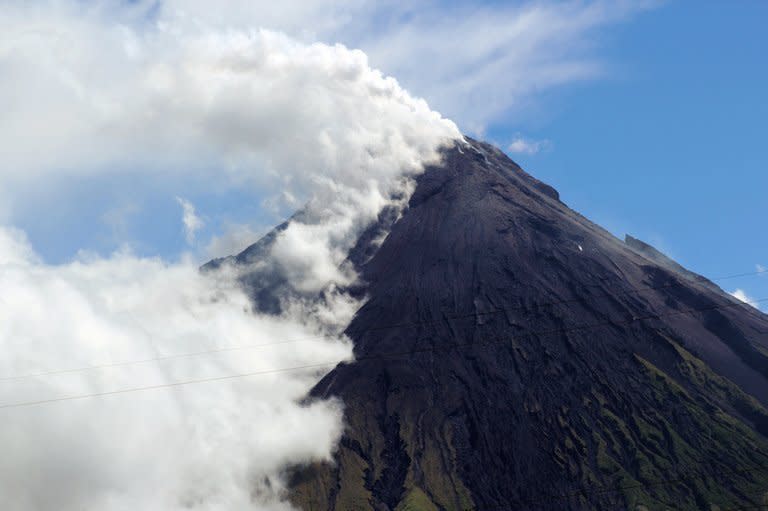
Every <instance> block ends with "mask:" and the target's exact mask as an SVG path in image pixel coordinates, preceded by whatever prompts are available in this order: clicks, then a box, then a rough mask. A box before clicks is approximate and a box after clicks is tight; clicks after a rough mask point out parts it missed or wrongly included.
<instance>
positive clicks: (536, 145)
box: [507, 137, 552, 155]
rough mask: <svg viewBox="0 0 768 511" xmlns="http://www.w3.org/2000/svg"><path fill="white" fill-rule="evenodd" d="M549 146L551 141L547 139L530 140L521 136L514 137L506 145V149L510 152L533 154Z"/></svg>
mask: <svg viewBox="0 0 768 511" xmlns="http://www.w3.org/2000/svg"><path fill="white" fill-rule="evenodd" d="M550 147H552V143H551V142H550V141H549V140H531V139H527V138H523V137H516V138H515V139H514V140H513V141H512V142H511V143H510V144H509V146H507V150H508V151H509V152H511V153H517V154H528V155H533V154H537V153H539V152H541V151H545V150H547V149H549V148H550Z"/></svg>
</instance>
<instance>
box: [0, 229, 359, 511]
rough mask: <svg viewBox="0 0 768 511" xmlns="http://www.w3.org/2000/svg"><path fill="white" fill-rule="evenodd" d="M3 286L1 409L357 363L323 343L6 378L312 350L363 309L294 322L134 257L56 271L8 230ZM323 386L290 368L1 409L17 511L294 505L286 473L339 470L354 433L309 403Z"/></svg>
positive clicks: (218, 285)
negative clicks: (348, 435)
mask: <svg viewBox="0 0 768 511" xmlns="http://www.w3.org/2000/svg"><path fill="white" fill-rule="evenodd" d="M0 287H2V289H3V295H2V297H0V345H2V347H3V357H2V359H0V378H3V379H4V381H2V385H0V406H3V405H7V404H12V403H19V402H27V401H34V400H40V399H51V398H54V399H55V398H58V397H66V396H77V395H83V394H89V393H99V392H109V391H113V390H120V389H126V388H132V387H137V386H141V387H143V386H152V385H164V384H168V383H173V382H180V381H189V380H194V379H202V378H212V377H217V376H226V375H233V374H241V373H249V372H254V371H262V370H272V369H276V368H286V367H296V366H304V365H309V364H317V363H330V364H333V363H335V362H338V361H340V360H343V359H345V358H348V357H349V356H350V355H351V353H350V347H349V345H348V344H347V343H345V342H342V341H340V340H336V341H334V340H326V341H323V340H321V339H315V340H313V341H306V342H302V343H296V344H286V345H272V346H263V347H261V348H258V349H243V350H238V351H232V352H221V353H217V354H212V355H202V356H194V357H182V358H178V359H170V360H164V361H158V362H147V363H141V364H134V365H126V366H119V367H110V368H104V369H99V370H89V371H82V372H73V373H66V374H57V375H49V376H42V377H37V378H22V379H10V380H8V379H7V378H8V377H12V376H18V375H25V374H30V373H38V372H45V371H49V370H61V369H69V368H81V367H87V366H92V365H99V364H104V363H111V362H122V361H131V360H144V359H152V358H154V357H158V356H161V357H162V356H168V355H175V354H183V353H190V352H199V351H203V350H211V349H216V348H226V347H233V346H249V345H254V344H261V343H270V342H274V341H277V340H289V339H306V338H308V337H311V336H313V335H316V334H317V333H318V332H322V331H326V330H327V329H328V328H331V329H333V328H334V325H335V327H338V326H339V325H343V324H345V323H346V322H347V321H348V320H349V316H350V314H351V313H352V312H353V311H354V307H349V304H350V302H347V304H346V305H345V303H344V301H343V300H341V301H337V302H335V303H336V305H335V306H334V307H332V308H330V309H329V308H327V307H325V306H321V305H319V304H315V305H313V306H312V307H314V309H312V310H305V309H302V308H301V305H300V304H298V303H293V304H292V307H291V308H289V309H288V310H289V311H290V312H287V313H286V314H284V315H283V316H281V317H267V316H259V315H254V314H252V313H251V312H250V304H249V301H248V298H247V297H246V296H245V295H244V294H243V293H242V292H241V291H240V290H239V289H238V288H236V287H234V286H232V285H231V279H229V278H227V276H226V275H205V276H203V275H201V274H200V273H199V272H198V271H197V268H196V267H195V266H194V265H192V264H188V263H179V264H173V265H170V264H167V263H163V262H162V261H160V260H156V259H140V258H136V257H133V256H131V255H130V254H125V253H122V254H121V253H118V254H115V255H113V256H111V257H110V258H107V259H98V258H96V259H92V260H87V261H83V260H81V261H76V262H73V263H71V264H67V265H64V266H47V265H44V264H42V263H41V262H40V261H39V260H38V259H37V258H36V257H35V256H34V253H33V251H32V249H31V248H30V247H29V245H28V244H27V243H26V241H25V239H24V236H23V233H20V232H18V231H13V230H8V229H0ZM352 305H354V304H352ZM311 318H316V319H314V320H313V319H311ZM323 320H325V321H331V323H332V324H331V325H324V324H323V322H322V321H323ZM330 339H333V337H331V338H330ZM316 379H317V370H302V371H289V372H281V373H273V374H263V375H258V376H253V377H250V378H242V379H234V380H230V381H216V382H210V383H200V384H195V385H190V386H181V387H174V388H165V389H156V390H148V391H144V392H137V393H130V394H124V395H117V396H109V397H101V398H89V399H83V400H76V401H63V402H58V403H48V404H43V405H37V406H31V407H22V408H9V409H5V410H2V412H3V419H2V421H1V422H0V445H3V449H4V450H3V456H2V458H0V494H2V495H3V507H4V509H8V510H10V511H17V510H18V511H21V510H24V511H37V510H40V511H42V510H47V509H54V508H55V509H59V510H62V511H73V510H82V509H85V510H92V509H100V510H105V511H113V510H125V509H165V510H169V511H173V510H179V511H181V510H182V509H184V510H187V509H190V510H211V511H212V510H217V511H218V510H232V511H235V510H237V511H240V510H242V509H246V508H247V509H274V510H277V509H287V506H286V505H285V504H282V503H280V499H279V497H280V490H281V488H282V481H281V479H280V471H281V470H282V469H283V467H284V466H285V464H287V463H302V462H306V461H308V460H311V459H327V458H328V457H329V456H330V453H331V452H332V451H333V449H334V448H335V443H336V441H337V439H338V437H339V435H340V434H341V430H342V423H341V411H340V408H339V405H338V404H337V403H335V402H316V403H314V404H311V405H308V406H303V405H299V404H298V400H300V399H301V398H303V396H304V395H305V394H306V393H307V391H308V390H309V388H310V387H311V386H312V385H313V383H314V382H315V381H316ZM267 480H268V481H269V484H270V485H271V487H269V486H267V485H266V484H265V483H266V481H267ZM254 500H255V501H254Z"/></svg>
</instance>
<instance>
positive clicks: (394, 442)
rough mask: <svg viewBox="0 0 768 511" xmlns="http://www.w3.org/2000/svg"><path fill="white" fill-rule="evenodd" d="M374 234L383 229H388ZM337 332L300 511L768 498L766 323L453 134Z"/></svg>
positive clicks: (297, 488)
mask: <svg viewBox="0 0 768 511" xmlns="http://www.w3.org/2000/svg"><path fill="white" fill-rule="evenodd" d="M390 221H391V220H390ZM350 258H351V260H353V261H355V262H356V263H357V266H358V269H359V271H360V273H361V276H362V280H363V282H364V283H365V284H364V292H365V293H366V295H367V296H368V297H369V299H368V300H367V302H366V303H365V305H364V306H363V307H362V308H361V309H360V310H359V311H358V313H357V314H356V316H355V318H354V320H353V321H352V323H351V324H350V325H349V327H348V329H347V333H348V334H349V336H350V337H351V338H352V339H353V340H354V342H355V353H356V356H357V358H358V361H357V362H355V363H351V364H342V365H340V366H338V367H336V368H335V369H334V370H333V371H332V372H331V373H329V374H328V375H327V376H326V377H325V378H323V380H322V381H321V382H320V383H319V384H318V385H317V387H316V388H315V389H314V391H313V395H314V396H317V397H329V396H338V397H340V398H341V399H342V400H343V401H344V403H345V415H346V421H347V424H348V429H347V432H346V434H345V437H344V439H343V441H342V443H341V446H340V448H339V451H338V453H337V456H336V462H335V463H334V464H318V465H315V466H312V467H308V468H306V467H305V468H299V469H297V470H296V473H295V477H294V485H293V491H294V493H293V500H294V502H295V503H296V504H297V505H298V506H300V507H301V508H303V509H306V510H310V509H312V510H325V509H335V510H340V511H346V510H353V509H376V510H392V509H397V510H399V511H402V510H406V509H408V510H459V509H479V510H487V509H548V510H550V509H573V510H588V509H606V510H614V509H616V510H619V509H622V510H623V509H632V510H634V509H644V508H643V507H642V506H645V508H647V509H650V510H655V509H675V510H698V509H707V510H708V509H717V508H716V507H711V506H720V508H722V509H728V508H733V507H738V506H748V505H757V504H759V503H762V502H763V501H762V499H764V498H765V493H766V492H767V491H768V437H766V435H768V413H767V412H766V409H765V406H766V405H768V341H767V340H766V339H768V335H766V333H767V332H768V317H766V316H765V315H763V314H761V313H759V312H757V311H756V310H754V309H751V308H750V307H747V306H743V305H741V304H738V303H737V302H734V301H733V299H732V298H731V297H729V296H728V295H727V294H725V293H723V292H722V291H721V290H720V289H719V288H717V286H715V285H714V284H712V283H711V282H709V281H707V280H706V279H704V278H702V277H700V276H698V275H694V274H692V273H690V272H688V271H687V270H685V269H684V268H682V267H680V266H679V265H677V264H676V263H674V262H673V261H671V260H669V259H668V258H666V257H665V256H663V254H660V253H659V252H657V251H656V250H655V249H653V248H652V247H650V246H648V245H645V244H643V243H642V242H640V241H638V240H634V239H633V238H628V239H627V242H626V243H624V242H622V241H620V240H618V239H616V238H614V237H613V236H612V235H611V234H610V233H608V232H606V231H605V230H603V229H602V228H600V227H599V226H597V225H595V224H593V223H591V222H590V221H588V220H587V219H585V218H584V217H582V216H580V215H579V214H577V213H575V212H574V211H572V210H570V209H569V208H568V207H567V206H565V205H564V204H563V203H562V202H560V199H559V196H558V194H557V192H556V191H554V190H553V189H552V188H551V187H549V186H547V185H545V184H543V183H541V182H539V181H537V180H536V179H534V178H532V177H531V176H529V175H528V174H526V173H525V172H523V171H522V169H520V167H518V166H517V165H516V164H515V163H514V162H512V161H511V160H510V159H508V158H507V157H506V156H505V155H504V154H503V153H501V152H500V151H498V150H497V149H495V148H493V147H491V146H489V145H487V144H483V143H479V142H475V141H470V144H469V145H468V146H461V147H456V148H454V149H452V150H449V151H447V152H446V155H445V161H444V163H443V164H442V165H440V166H437V167H433V168H429V169H428V170H427V171H426V172H425V173H424V174H423V175H422V176H420V177H419V178H418V186H417V189H416V191H415V193H414V194H413V197H412V198H411V201H410V205H409V209H408V210H407V211H406V213H405V214H404V215H403V216H402V217H401V218H400V219H399V220H397V221H396V222H395V223H394V225H392V229H391V232H390V234H389V236H388V237H387V239H386V240H385V242H384V243H383V244H382V245H381V247H380V248H379V249H378V250H377V251H375V253H372V252H371V250H370V247H369V246H368V245H367V244H366V243H365V242H363V241H361V242H360V243H359V245H358V247H357V248H356V249H355V250H354V251H353V253H352V254H351V256H350ZM638 506H641V507H638Z"/></svg>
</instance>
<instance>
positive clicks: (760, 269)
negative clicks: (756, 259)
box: [755, 264, 768, 274]
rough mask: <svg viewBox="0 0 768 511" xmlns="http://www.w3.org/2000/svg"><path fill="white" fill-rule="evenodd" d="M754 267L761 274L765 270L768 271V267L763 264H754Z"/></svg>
mask: <svg viewBox="0 0 768 511" xmlns="http://www.w3.org/2000/svg"><path fill="white" fill-rule="evenodd" d="M755 269H756V270H757V271H759V272H762V273H763V274H765V273H766V272H768V268H766V267H765V266H763V265H762V264H756V265H755Z"/></svg>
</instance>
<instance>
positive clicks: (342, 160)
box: [0, 2, 460, 511]
mask: <svg viewBox="0 0 768 511" xmlns="http://www.w3.org/2000/svg"><path fill="white" fill-rule="evenodd" d="M41 6H44V7H41ZM7 7H8V8H7V9H6V8H5V7H4V10H3V13H2V15H0V30H2V31H3V33H4V34H5V36H4V38H3V42H2V43H0V66H2V69H1V71H2V72H3V74H4V75H8V76H13V79H12V80H3V81H0V107H2V109H3V116H0V144H1V145H0V189H2V190H4V191H8V193H9V195H11V196H12V195H13V192H14V191H15V190H17V189H20V188H22V187H28V188H29V187H31V188H35V187H51V186H56V183H59V182H62V181H71V180H73V179H84V180H87V179H96V178H98V179H104V178H105V177H109V176H117V175H120V176H119V177H121V179H123V180H124V181H128V180H125V176H124V175H123V174H127V175H128V176H131V179H130V181H131V182H136V183H139V184H140V185H141V186H145V187H146V188H147V189H152V187H153V186H155V185H156V184H157V183H162V184H163V185H164V186H166V187H167V186H168V183H176V184H177V185H179V186H181V185H182V184H183V185H185V186H186V187H185V188H184V190H189V189H190V188H189V187H190V186H191V185H190V184H189V183H194V182H198V183H203V185H201V186H204V187H211V188H217V187H221V186H224V187H226V186H230V187H235V186H236V187H239V188H241V189H242V188H245V187H253V188H254V189H257V190H259V192H260V194H261V195H266V196H276V197H285V198H289V200H290V201H291V202H293V203H299V204H303V203H305V202H307V201H308V204H309V205H308V207H307V209H306V211H305V213H304V214H303V215H302V217H301V220H295V221H293V222H292V223H291V225H290V226H289V227H288V228H287V229H286V230H285V231H284V232H283V233H282V234H281V235H280V236H279V237H278V239H277V241H276V243H275V246H274V249H273V251H272V253H271V254H268V255H267V256H266V257H265V258H264V260H262V261H259V263H258V264H261V265H268V266H269V268H270V269H272V270H274V271H275V272H278V273H279V274H280V275H282V276H283V277H284V278H285V279H287V282H288V284H289V285H290V286H291V287H292V288H293V289H294V290H295V291H296V292H295V293H293V294H289V295H288V296H282V297H281V299H282V303H281V305H282V306H283V307H282V308H283V310H284V311H285V312H284V313H283V314H282V315H281V316H280V317H267V316H259V315H254V314H251V313H250V312H249V309H250V305H249V302H248V299H247V297H246V296H245V295H244V294H243V293H242V292H241V291H240V290H239V289H238V288H237V287H236V286H235V285H234V284H233V282H234V281H235V275H229V274H227V273H226V272H229V271H234V270H233V269H230V268H226V269H225V273H224V274H218V275H207V276H201V275H199V274H198V272H197V270H196V267H195V265H194V264H192V263H191V262H189V261H186V260H185V261H182V262H180V263H174V264H171V263H168V262H164V261H161V260H159V259H142V258H138V257H135V256H132V255H131V254H130V253H127V252H119V253H116V254H114V255H112V256H110V257H107V258H100V257H98V256H94V255H90V256H82V257H81V258H80V259H78V260H76V261H75V262H72V263H71V264H66V265H62V266H50V265H46V264H44V263H43V262H41V261H40V258H39V257H37V256H36V255H35V253H34V251H33V250H32V249H31V248H30V246H29V244H28V243H27V242H26V240H25V236H24V235H23V233H21V232H20V231H17V230H12V229H10V228H3V229H0V287H2V288H3V290H4V291H3V294H2V296H0V302H2V304H0V345H2V346H3V357H2V359H0V377H3V376H14V375H19V374H28V373H36V372H45V371H48V370H56V369H67V368H76V367H83V366H89V365H93V364H101V363H110V362H122V361H126V360H139V359H146V358H153V357H154V356H165V355H167V354H179V353H186V352H192V351H200V350H207V349H212V348H217V347H221V346H225V347H226V346H232V345H242V344H249V345H250V344H254V343H257V344H258V343H259V342H260V341H261V340H264V341H267V342H269V341H274V340H284V339H292V338H304V337H307V336H308V335H312V334H316V333H318V332H325V331H327V330H330V331H331V332H335V331H337V330H340V329H341V328H343V327H344V325H346V324H347V322H348V321H349V319H350V318H351V315H352V314H353V313H354V311H355V310H356V308H357V307H359V306H360V303H359V302H357V301H355V300H352V299H350V298H349V297H347V296H344V295H341V294H339V293H338V292H334V289H336V286H337V285H338V284H344V283H348V282H350V281H351V280H353V279H354V278H355V275H354V273H353V272H352V271H351V270H350V269H349V268H347V267H345V266H344V265H343V261H344V259H345V258H346V254H347V252H348V250H349V248H350V247H351V246H352V244H353V243H354V241H355V239H356V237H357V235H358V234H359V233H360V232H361V231H362V230H363V229H364V228H365V227H366V226H367V225H369V224H370V223H371V222H372V221H373V220H374V219H375V218H376V217H377V215H378V213H379V212H380V211H381V210H382V208H383V207H385V206H387V205H402V204H403V203H404V200H406V199H407V197H408V196H409V194H410V193H411V192H412V189H413V179H412V178H413V177H414V176H415V175H417V174H418V173H419V172H421V171H422V170H423V168H424V165H425V164H426V163H428V162H431V161H435V160H436V159H437V158H438V157H439V150H440V148H441V146H443V145H444V144H451V143H454V141H455V140H457V139H458V138H460V135H459V132H458V130H457V128H456V127H455V125H454V124H453V123H451V122H450V121H447V120H445V119H443V118H442V117H441V116H440V115H439V114H437V113H436V112H434V111H432V110H431V109H430V108H429V107H428V106H427V104H426V103H425V102H424V101H422V100H420V99H417V98H414V97H412V96H411V95H409V94H408V93H407V92H406V91H404V90H403V89H402V88H401V87H400V86H399V85H398V83H397V82H396V81H395V80H394V79H392V78H388V77H386V76H384V75H382V74H381V73H380V72H378V71H376V70H374V69H372V68H371V67H370V66H369V64H368V61H367V58H366V56H365V54H363V53H362V52H360V51H353V50H349V49H347V48H346V47H343V46H338V45H336V46H329V45H324V44H303V43H299V42H297V41H295V40H293V39H290V38H288V37H286V36H285V35H282V34H280V33H277V32H270V31H265V30H253V31H242V30H231V31H210V30H208V29H207V28H200V27H195V26H194V25H195V24H194V23H187V22H184V23H182V22H177V21H175V19H168V20H164V21H162V22H161V23H159V24H157V25H147V24H143V23H138V22H135V20H134V18H131V16H133V15H135V13H136V9H138V7H136V6H135V5H134V6H124V7H123V9H124V10H125V11H126V12H128V14H124V13H123V14H121V16H128V17H129V18H130V20H129V21H126V22H125V23H118V22H117V21H115V20H114V19H112V17H115V16H118V13H116V10H115V8H114V4H110V3H100V4H93V6H91V7H86V6H85V5H84V4H82V3H79V2H77V3H68V2H54V3H50V4H39V5H37V6H35V7H30V6H29V4H22V3H20V2H14V3H11V4H9V5H8V6H7ZM121 12H122V11H121ZM43 120H44V121H43ZM132 192H133V190H130V191H129V190H126V198H129V196H130V198H131V199H132V198H133V196H132ZM186 193H187V191H185V192H184V194H186ZM118 203H119V202H118ZM179 203H180V204H181V205H182V209H183V213H184V224H185V228H186V230H187V234H188V236H189V237H188V239H189V241H191V240H192V237H193V236H194V233H195V232H196V231H197V230H198V229H199V228H200V226H201V222H200V220H199V218H198V217H197V215H196V213H195V211H194V208H193V207H192V204H190V203H188V202H186V201H184V200H183V199H179ZM113 216H114V218H113ZM121 218H124V217H121V216H120V214H118V213H115V215H107V217H106V220H107V221H111V220H115V219H116V221H117V225H118V227H119V224H120V220H121ZM248 234H250V233H248ZM209 245H210V244H209ZM303 293H307V295H306V296H317V294H318V293H320V296H321V297H323V298H321V299H309V298H305V297H303V296H304V295H303ZM9 297H12V299H11V298H9ZM349 356H350V348H349V346H348V345H347V344H346V343H344V342H341V341H338V340H337V341H326V342H323V341H320V342H313V343H304V344H301V345H300V347H299V345H285V346H282V347H280V346H269V347H264V348H262V349H258V350H241V351H236V352H231V353H229V354H227V353H219V354H217V355H216V356H200V357H184V358H178V359H173V360H164V361H162V362H155V363H144V364H135V365H127V366H120V367H112V368H109V369H102V370H91V371H85V372H75V373H67V374H58V375H49V376H44V377H39V378H32V379H29V378H25V379H19V380H8V381H5V382H3V383H4V384H3V385H2V386H0V405H1V404H7V403H14V402H20V401H32V400H38V399H49V398H57V397H60V396H70V395H80V394H88V393H99V392H108V391H111V390H119V389H124V388H129V387H135V386H151V385H162V384H166V383H173V382H177V381H185V380H192V379H200V378H209V377H216V376H222V375H230V374H237V373H243V372H252V371H259V370H272V369H279V368H284V367H292V366H302V365H311V364H316V363H318V362H319V363H331V364H333V363H335V362H337V361H339V360H342V359H344V358H347V357H349ZM317 378H318V374H317V372H316V371H298V372H286V373H272V374H268V375H262V376H259V377H254V378H244V379H242V380H231V381H225V382H222V381H220V382H213V383H210V384H199V385H194V386H190V387H174V388H173V389H165V390H163V389H159V390H155V391H148V392H143V393H135V394H126V395H121V396H112V397H104V398H94V399H88V400H78V401H64V402H60V403H49V404H46V405H41V406H35V407H30V408H11V409H6V410H5V412H4V418H3V421H1V422H0V444H2V445H4V446H6V450H5V452H4V453H3V457H2V459H1V460H0V494H2V495H3V499H4V504H5V507H6V508H8V509H11V510H22V509H23V510H25V511H27V510H33V511H37V510H46V509H51V508H53V507H55V508H56V509H61V510H62V511H70V510H75V509H77V510H80V509H100V510H105V511H118V510H120V511H121V510H124V509H169V510H175V509H179V510H180V509H193V510H213V509H215V510H230V509H232V510H241V509H244V508H246V507H254V508H256V509H275V510H276V509H285V508H286V507H287V506H286V504H284V503H282V502H281V501H280V490H281V488H282V482H281V479H280V473H281V470H282V469H283V468H284V467H285V465H286V464H287V463H301V462H307V461H310V460H313V459H320V458H327V457H328V456H329V454H330V452H331V451H332V450H333V449H334V446H335V443H336V441H337V439H338V436H339V435H340V432H341V430H342V423H341V414H340V410H339V405H338V404H336V403H333V402H318V403H315V404H312V405H310V406H299V405H298V404H297V401H298V400H299V399H300V398H301V397H302V396H304V395H305V394H306V392H307V391H308V389H309V388H310V387H311V385H312V384H313V382H314V381H316V379H317ZM267 481H268V483H267ZM253 499H256V502H251V501H252V500H253Z"/></svg>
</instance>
